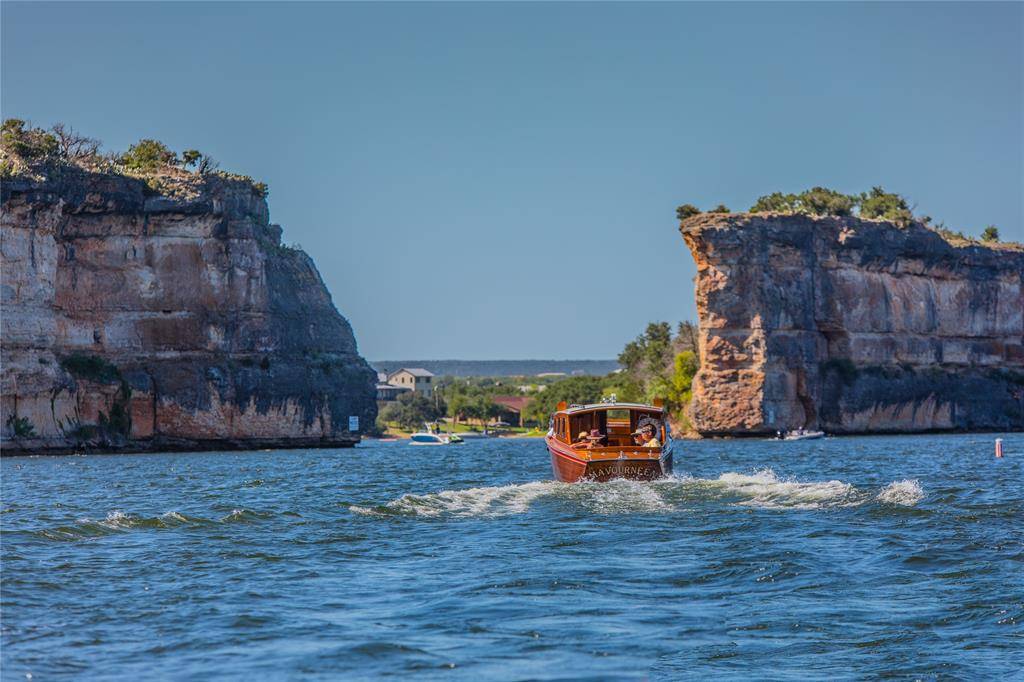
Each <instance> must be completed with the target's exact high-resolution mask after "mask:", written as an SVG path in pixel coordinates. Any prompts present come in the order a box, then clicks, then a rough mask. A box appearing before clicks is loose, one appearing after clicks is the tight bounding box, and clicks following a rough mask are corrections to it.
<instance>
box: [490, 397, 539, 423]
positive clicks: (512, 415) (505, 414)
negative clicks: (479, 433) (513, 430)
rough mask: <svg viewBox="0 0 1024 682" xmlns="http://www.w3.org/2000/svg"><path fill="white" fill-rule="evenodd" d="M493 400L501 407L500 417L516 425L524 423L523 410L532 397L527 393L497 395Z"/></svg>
mask: <svg viewBox="0 0 1024 682" xmlns="http://www.w3.org/2000/svg"><path fill="white" fill-rule="evenodd" d="M491 402H493V403H494V404H495V405H497V406H498V407H500V408H501V414H500V415H499V416H498V419H499V420H501V421H503V422H508V423H509V424H515V425H516V426H522V425H523V412H524V411H526V405H527V404H528V403H529V402H530V397H529V396H525V395H496V396H494V397H493V398H491Z"/></svg>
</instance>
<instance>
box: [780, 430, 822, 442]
mask: <svg viewBox="0 0 1024 682" xmlns="http://www.w3.org/2000/svg"><path fill="white" fill-rule="evenodd" d="M824 436H825V432H824V431H804V430H803V429H797V430H796V431H790V432H789V433H787V434H786V435H785V436H783V438H782V440H814V439H815V438H824Z"/></svg>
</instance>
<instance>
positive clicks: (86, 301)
mask: <svg viewBox="0 0 1024 682" xmlns="http://www.w3.org/2000/svg"><path fill="white" fill-rule="evenodd" d="M190 183H191V184H190V185H189V186H188V187H187V188H185V190H186V191H184V194H182V193H181V192H179V193H178V195H177V198H175V197H171V196H165V195H163V194H160V193H156V192H154V191H153V190H151V189H150V188H149V187H150V186H152V185H150V186H147V184H146V183H144V182H143V181H141V180H137V179H133V178H128V177H123V176H120V175H111V174H102V173H92V172H88V171H83V170H80V169H76V168H70V167H68V168H65V169H63V171H62V172H61V173H59V174H57V175H56V176H55V177H52V178H50V179H49V180H39V179H36V180H17V179H15V180H13V181H10V182H5V183H4V185H3V190H2V202H3V217H2V242H0V245H2V256H3V260H2V273H0V274H2V316H3V319H2V330H3V334H2V337H3V338H2V341H3V342H2V364H3V367H2V404H0V408H2V414H0V421H2V424H3V436H4V438H3V449H4V454H15V453H19V452H45V451H50V452H63V451H76V450H81V449H86V450H88V449H93V450H97V449H98V450H117V449H128V450H148V449H185V448H188V449H192V448H216V449H224V448H255V447H303V446H344V445H351V444H353V443H355V442H357V441H358V439H359V435H358V433H356V432H354V431H353V432H350V431H349V417H350V416H354V417H358V418H359V423H360V426H361V427H362V428H364V429H365V428H366V427H368V426H372V425H373V423H374V420H375V417H376V405H375V401H374V381H375V374H374V372H373V371H372V370H371V368H370V367H369V365H368V364H367V363H366V362H365V361H364V360H363V359H362V358H361V357H360V356H359V355H358V353H357V351H356V343H355V339H354V337H353V334H352V330H351V328H350V326H349V324H348V322H346V321H345V319H344V318H342V317H341V316H340V315H339V314H338V311H337V310H336V309H335V308H334V305H333V304H332V302H331V298H330V294H329V293H328V292H327V289H326V288H325V287H324V284H323V282H322V281H321V279H320V275H319V274H318V272H317V270H316V267H315V266H314V265H313V262H312V260H311V259H310V258H309V256H307V255H306V254H305V253H303V252H302V251H300V250H298V249H291V248H287V247H284V246H282V245H281V229H280V227H278V226H276V225H271V224H269V222H268V211H267V204H266V202H265V201H264V199H263V198H262V197H261V196H260V195H259V193H258V192H257V190H256V189H254V187H253V186H252V184H251V183H249V182H245V181H241V180H235V179H230V178H225V177H218V176H194V177H193V178H192V180H190Z"/></svg>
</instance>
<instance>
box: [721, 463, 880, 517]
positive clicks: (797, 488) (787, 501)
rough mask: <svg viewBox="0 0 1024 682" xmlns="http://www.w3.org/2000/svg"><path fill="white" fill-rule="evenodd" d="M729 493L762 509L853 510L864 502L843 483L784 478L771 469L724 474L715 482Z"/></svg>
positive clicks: (751, 505) (744, 503) (847, 484)
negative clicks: (845, 508) (748, 472)
mask: <svg viewBox="0 0 1024 682" xmlns="http://www.w3.org/2000/svg"><path fill="white" fill-rule="evenodd" d="M713 483H717V484H718V485H720V486H722V487H723V488H724V489H725V491H727V492H728V493H731V494H735V495H739V496H741V497H745V498H747V499H745V500H743V501H741V502H738V503H737V504H741V505H744V506H749V507H759V508H762V509H820V508H822V507H850V506H856V505H858V504H861V503H862V502H863V501H864V499H863V495H859V494H858V491H857V489H856V488H854V487H853V486H852V485H850V484H849V483H844V482H842V481H836V480H832V481H809V482H802V481H797V480H795V479H780V478H779V477H778V476H776V475H775V472H774V471H772V470H771V469H762V470H761V471H758V472H755V473H753V474H737V473H733V472H728V473H724V474H722V475H721V476H719V477H718V479H717V480H715V481H713Z"/></svg>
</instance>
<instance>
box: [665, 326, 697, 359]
mask: <svg viewBox="0 0 1024 682" xmlns="http://www.w3.org/2000/svg"><path fill="white" fill-rule="evenodd" d="M699 332H700V329H699V328H698V327H697V325H696V324H694V323H693V322H690V321H689V320H684V321H683V322H680V323H679V326H678V327H676V336H675V338H674V339H673V340H672V347H673V349H674V350H675V351H676V353H681V352H682V351H685V350H692V351H693V352H695V353H696V352H697V349H698V348H699V343H700V340H699V336H698V334H699Z"/></svg>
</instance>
